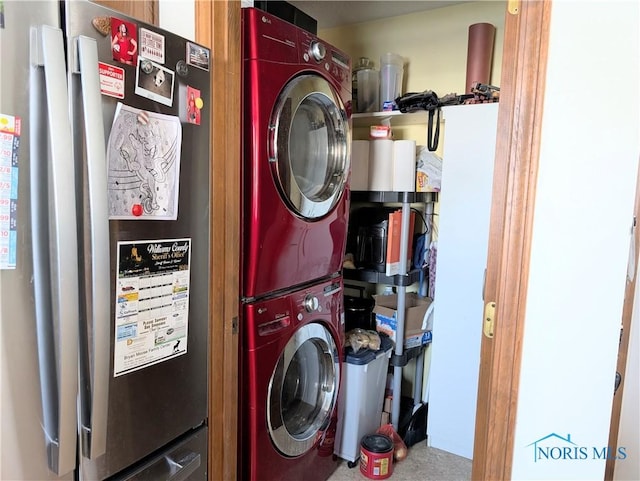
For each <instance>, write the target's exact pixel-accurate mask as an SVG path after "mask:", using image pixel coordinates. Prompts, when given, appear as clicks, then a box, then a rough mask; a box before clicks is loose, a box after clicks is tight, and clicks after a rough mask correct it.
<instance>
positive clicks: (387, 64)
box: [380, 53, 404, 110]
mask: <svg viewBox="0 0 640 481" xmlns="http://www.w3.org/2000/svg"><path fill="white" fill-rule="evenodd" d="M403 74H404V59H403V58H402V57H401V56H400V55H398V54H396V53H385V54H383V55H381V56H380V110H384V109H385V102H393V101H395V99H396V98H398V97H399V96H400V95H402V77H403ZM387 110H391V108H390V107H389V106H387Z"/></svg>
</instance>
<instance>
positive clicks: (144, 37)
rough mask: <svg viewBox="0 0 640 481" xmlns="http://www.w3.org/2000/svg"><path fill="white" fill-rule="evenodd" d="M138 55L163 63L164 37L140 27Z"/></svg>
mask: <svg viewBox="0 0 640 481" xmlns="http://www.w3.org/2000/svg"><path fill="white" fill-rule="evenodd" d="M139 37H140V55H141V56H142V57H145V58H148V59H149V60H153V61H154V62H158V63H164V35H160V34H159V33H157V32H152V31H151V30H147V29H146V28H142V27H140V32H139Z"/></svg>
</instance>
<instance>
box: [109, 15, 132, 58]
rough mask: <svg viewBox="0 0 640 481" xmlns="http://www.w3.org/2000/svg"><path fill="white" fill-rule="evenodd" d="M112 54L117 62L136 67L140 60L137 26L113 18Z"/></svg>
mask: <svg viewBox="0 0 640 481" xmlns="http://www.w3.org/2000/svg"><path fill="white" fill-rule="evenodd" d="M111 52H112V53H113V60H115V61H116V62H122V63H126V64H127V65H135V64H136V61H137V59H138V36H137V32H136V25H135V24H133V23H131V22H127V21H126V20H120V19H119V18H116V17H111Z"/></svg>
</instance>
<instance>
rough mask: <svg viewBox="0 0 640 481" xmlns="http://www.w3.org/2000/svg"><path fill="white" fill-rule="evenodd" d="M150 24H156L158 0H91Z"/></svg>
mask: <svg viewBox="0 0 640 481" xmlns="http://www.w3.org/2000/svg"><path fill="white" fill-rule="evenodd" d="M93 1H94V2H95V3H99V4H100V5H104V6H105V7H107V8H111V9H113V10H117V11H118V12H122V13H124V14H126V15H129V16H130V17H133V18H136V19H138V20H142V21H143V22H146V23H149V24H151V25H158V0H144V1H142V2H141V1H139V0H93Z"/></svg>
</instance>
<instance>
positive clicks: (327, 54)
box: [298, 30, 351, 91]
mask: <svg viewBox="0 0 640 481" xmlns="http://www.w3.org/2000/svg"><path fill="white" fill-rule="evenodd" d="M298 50H299V53H300V63H305V64H309V65H314V66H317V67H320V68H321V69H323V70H324V71H325V72H326V73H328V74H330V75H331V77H333V78H334V79H335V80H336V81H337V82H338V83H339V84H340V87H341V88H343V89H345V90H349V91H350V90H351V59H350V58H349V56H348V55H347V54H345V53H344V52H341V51H340V50H338V49H337V48H335V47H333V46H331V45H328V44H327V43H326V42H323V41H322V40H320V39H319V38H317V37H315V36H314V35H312V34H310V33H309V32H307V31H304V30H300V31H299V32H298Z"/></svg>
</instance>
